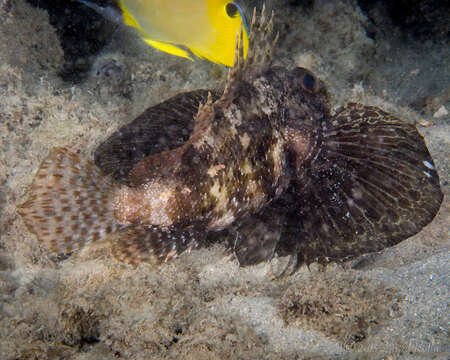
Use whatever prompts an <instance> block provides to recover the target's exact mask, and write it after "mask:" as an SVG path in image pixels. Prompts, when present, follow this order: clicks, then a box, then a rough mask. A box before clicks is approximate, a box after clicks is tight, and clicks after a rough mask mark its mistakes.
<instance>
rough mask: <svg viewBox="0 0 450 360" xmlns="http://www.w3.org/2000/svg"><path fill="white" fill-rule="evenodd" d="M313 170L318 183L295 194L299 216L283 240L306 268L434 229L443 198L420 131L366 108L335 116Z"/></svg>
mask: <svg viewBox="0 0 450 360" xmlns="http://www.w3.org/2000/svg"><path fill="white" fill-rule="evenodd" d="M305 171H308V172H309V174H308V175H307V176H304V177H303V178H304V179H305V178H308V179H310V180H311V182H310V183H309V185H308V188H307V190H306V191H305V190H304V189H301V190H300V191H297V193H298V194H294V195H293V196H297V199H296V205H297V210H294V211H292V213H290V214H289V216H288V217H289V219H288V225H289V226H285V227H284V234H283V235H282V244H283V243H284V244H290V245H289V246H292V244H293V243H295V246H296V247H297V252H298V260H299V261H300V263H302V262H306V263H311V262H312V261H315V260H317V259H318V258H321V259H325V258H328V259H345V258H348V257H352V256H358V255H361V254H364V253H369V252H375V251H380V250H382V249H383V248H386V247H389V246H393V245H395V244H397V243H399V242H400V241H402V240H404V239H406V238H408V237H410V236H412V235H414V234H416V233H417V232H419V231H420V230H421V229H422V228H423V227H424V226H425V225H427V224H428V223H429V222H431V220H432V219H433V218H434V216H435V215H436V214H437V212H438V211H439V207H440V205H441V202H442V198H443V194H442V191H441V188H440V183H439V176H438V174H437V172H436V169H435V166H434V163H433V159H432V158H431V155H430V154H429V152H428V149H427V147H426V145H425V141H424V139H423V138H422V136H421V135H420V134H419V132H418V131H417V129H416V128H415V126H414V125H410V124H407V123H404V122H402V121H400V120H398V119H397V118H395V117H394V116H392V115H390V114H388V113H386V112H384V111H382V110H380V109H378V108H375V107H369V106H363V105H360V104H348V105H347V106H346V107H345V108H344V109H342V110H341V111H339V112H338V113H337V114H336V115H334V117H333V118H332V119H331V122H330V124H329V125H328V127H327V128H326V129H324V130H323V142H322V144H321V146H320V149H319V152H318V154H317V156H316V157H315V158H314V159H313V160H311V166H310V168H309V169H307V170H306V169H305ZM298 186H300V185H298ZM294 193H295V191H294ZM294 239H295V241H293V240H294Z"/></svg>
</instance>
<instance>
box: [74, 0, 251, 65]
mask: <svg viewBox="0 0 450 360" xmlns="http://www.w3.org/2000/svg"><path fill="white" fill-rule="evenodd" d="M80 2H82V3H83V4H85V5H86V6H89V7H91V8H93V9H95V10H96V11H98V12H100V13H102V14H103V15H104V16H106V17H108V18H110V19H112V20H114V21H117V20H118V19H121V21H122V22H123V23H124V24H125V25H128V26H131V27H133V28H134V29H136V30H137V31H138V32H139V33H140V35H141V36H142V39H143V40H144V41H145V42H146V43H147V44H148V45H150V46H152V47H154V48H157V49H158V50H161V51H164V52H167V53H170V54H172V55H176V56H181V57H185V58H189V59H192V57H191V54H190V53H192V54H194V55H196V56H198V57H200V58H205V59H207V60H209V61H212V62H214V63H218V64H223V65H226V66H229V67H232V66H233V65H234V61H235V54H236V46H237V43H238V41H239V39H241V38H242V41H243V49H244V52H243V56H244V57H245V56H246V55H247V48H248V30H247V27H246V20H245V16H244V13H243V11H242V9H241V7H240V6H239V4H238V3H235V2H231V1H228V0H196V1H190V0H172V1H163V0H118V1H116V2H115V6H113V7H112V6H109V7H102V6H100V5H97V4H95V3H93V2H91V1H88V0H80ZM241 32H242V36H239V34H240V33H241ZM187 49H188V50H189V51H190V53H189V51H187Z"/></svg>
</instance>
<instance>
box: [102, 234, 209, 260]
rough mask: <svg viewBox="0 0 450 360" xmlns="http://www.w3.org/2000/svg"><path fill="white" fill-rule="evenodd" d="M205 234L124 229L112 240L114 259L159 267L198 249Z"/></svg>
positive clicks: (111, 237)
mask: <svg viewBox="0 0 450 360" xmlns="http://www.w3.org/2000/svg"><path fill="white" fill-rule="evenodd" d="M205 236H206V232H204V231H202V230H198V229H194V228H189V229H184V228H177V227H174V226H169V227H161V226H143V225H139V226H136V227H132V228H127V229H123V230H120V231H117V232H115V233H114V234H112V235H111V236H110V237H109V240H110V242H111V244H112V246H111V252H112V254H113V256H114V257H115V258H116V259H117V260H119V261H122V262H125V263H128V264H132V265H136V264H140V263H143V262H146V263H152V264H160V263H162V262H167V261H169V260H170V259H172V258H175V257H177V256H178V255H180V254H181V253H183V252H184V251H186V250H188V251H189V250H191V249H193V248H195V247H197V246H198V245H199V244H200V243H201V242H202V241H203V239H204V238H205Z"/></svg>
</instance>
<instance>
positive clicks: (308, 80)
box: [301, 73, 319, 93]
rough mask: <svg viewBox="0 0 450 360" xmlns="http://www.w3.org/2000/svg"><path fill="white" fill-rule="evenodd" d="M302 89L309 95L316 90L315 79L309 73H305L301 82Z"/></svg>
mask: <svg viewBox="0 0 450 360" xmlns="http://www.w3.org/2000/svg"><path fill="white" fill-rule="evenodd" d="M301 84H302V88H303V89H305V90H306V91H308V92H310V93H316V92H317V91H318V90H319V89H318V84H317V81H316V78H315V77H314V76H313V75H311V74H310V73H305V74H304V75H303V78H302V80H301Z"/></svg>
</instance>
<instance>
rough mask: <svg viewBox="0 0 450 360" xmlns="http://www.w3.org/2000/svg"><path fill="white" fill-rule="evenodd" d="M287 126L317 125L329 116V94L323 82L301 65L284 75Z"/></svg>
mask: <svg viewBox="0 0 450 360" xmlns="http://www.w3.org/2000/svg"><path fill="white" fill-rule="evenodd" d="M284 77H285V79H283V80H284V87H285V92H286V94H287V96H286V99H287V101H286V115H287V116H286V117H287V120H288V126H293V127H297V126H298V125H302V126H308V127H317V126H318V125H320V124H322V123H323V122H324V121H328V119H329V118H330V112H331V110H330V108H331V104H330V95H329V93H328V90H327V88H326V85H325V83H324V82H323V81H322V80H320V79H319V78H317V77H316V76H315V75H314V74H313V73H312V72H311V71H309V70H308V69H305V68H302V67H296V68H294V69H292V70H288V71H287V72H285V75H284Z"/></svg>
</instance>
